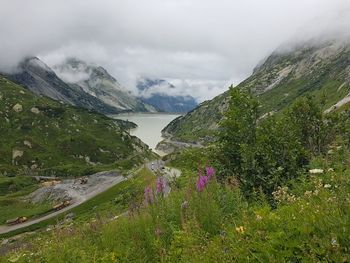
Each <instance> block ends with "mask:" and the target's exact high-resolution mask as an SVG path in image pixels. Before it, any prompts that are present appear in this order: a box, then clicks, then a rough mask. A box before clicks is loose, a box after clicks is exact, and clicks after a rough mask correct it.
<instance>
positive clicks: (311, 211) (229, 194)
mask: <svg viewBox="0 0 350 263" xmlns="http://www.w3.org/2000/svg"><path fill="white" fill-rule="evenodd" d="M347 157H348V156H347ZM335 159H337V158H335ZM333 161H335V160H331V159H330V160H329V163H332V162H333ZM316 162H317V161H316ZM323 164H324V162H323ZM315 165H316V164H315ZM325 168H329V166H327V165H326V166H325ZM349 178H350V172H349V170H348V169H347V170H345V171H341V170H339V171H338V170H336V171H335V172H332V171H330V172H327V173H324V174H323V175H318V176H312V177H310V178H308V179H305V180H298V181H295V182H294V183H295V184H294V187H293V188H288V187H281V188H279V189H278V190H277V191H276V192H275V193H274V199H275V201H276V203H277V207H276V208H275V209H271V208H270V207H269V206H268V205H266V204H257V203H250V204H249V203H246V202H245V201H244V198H243V197H242V196H241V194H240V191H239V189H238V188H237V187H232V186H230V185H223V184H218V183H216V182H215V181H212V182H211V183H210V184H209V186H208V188H206V189H205V191H203V192H199V193H198V192H197V191H195V190H194V187H193V186H194V182H193V184H192V187H187V188H184V189H182V190H181V191H176V192H172V193H171V195H170V196H169V197H168V198H165V199H163V198H158V199H157V201H156V202H155V203H154V204H152V205H150V206H147V207H144V208H142V209H140V210H139V211H135V212H134V213H132V214H130V215H129V216H127V217H121V218H119V219H118V220H116V221H113V222H109V223H105V222H104V221H103V220H97V221H94V222H91V223H89V224H88V225H86V226H80V227H74V228H67V229H63V230H59V231H56V232H55V233H54V234H53V235H52V236H50V237H42V236H41V237H40V239H38V240H34V241H33V243H32V244H31V249H25V250H20V251H18V252H15V253H13V254H10V255H7V256H6V257H5V258H4V259H5V260H8V259H18V261H17V262H246V261H253V262H255V261H259V262H318V261H320V262H323V261H325V262H347V261H349V260H350V249H349V243H350V239H349V237H350V235H349V229H350V223H349V222H350V220H349V219H350V213H349V211H350V205H349V202H348V200H349V198H350V195H349V193H350V179H349ZM291 184H293V183H292V182H291Z"/></svg>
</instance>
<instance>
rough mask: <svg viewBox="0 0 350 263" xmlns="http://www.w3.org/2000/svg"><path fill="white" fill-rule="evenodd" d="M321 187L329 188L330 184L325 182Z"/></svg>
mask: <svg viewBox="0 0 350 263" xmlns="http://www.w3.org/2000/svg"><path fill="white" fill-rule="evenodd" d="M323 187H324V188H331V187H332V186H331V185H330V184H325V185H324V186H323Z"/></svg>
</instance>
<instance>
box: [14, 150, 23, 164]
mask: <svg viewBox="0 0 350 263" xmlns="http://www.w3.org/2000/svg"><path fill="white" fill-rule="evenodd" d="M23 153H24V152H23V151H21V150H16V149H13V150H12V163H13V164H14V163H15V159H17V158H21V157H22V156H23Z"/></svg>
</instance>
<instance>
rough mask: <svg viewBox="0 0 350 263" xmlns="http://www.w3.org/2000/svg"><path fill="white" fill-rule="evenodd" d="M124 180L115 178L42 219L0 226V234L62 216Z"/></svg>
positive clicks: (119, 177) (123, 178)
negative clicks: (81, 198)
mask: <svg viewBox="0 0 350 263" xmlns="http://www.w3.org/2000/svg"><path fill="white" fill-rule="evenodd" d="M124 180H126V178H125V177H123V176H121V175H119V176H117V177H116V178H115V180H114V181H113V182H112V183H110V184H108V185H104V186H103V187H101V188H99V189H97V190H95V191H92V192H91V193H89V194H88V195H87V196H86V198H85V199H84V200H77V201H76V202H75V203H73V204H72V205H70V206H68V207H65V208H63V209H61V210H59V211H56V212H53V213H50V214H47V215H45V216H42V217H39V218H36V219H33V220H29V221H27V222H24V223H21V224H18V225H13V226H6V225H1V226H0V234H5V233H8V232H11V231H14V230H17V229H21V228H24V227H28V226H31V225H34V224H37V223H40V222H42V221H44V220H47V219H50V218H53V217H55V216H57V215H59V214H62V213H64V212H67V211H69V210H71V209H72V208H74V207H77V206H78V205H81V204H82V203H84V202H86V201H88V200H90V199H91V198H93V197H95V196H96V195H98V194H100V193H102V192H104V191H106V190H108V189H109V188H111V187H113V186H115V185H116V184H119V183H120V182H122V181H124Z"/></svg>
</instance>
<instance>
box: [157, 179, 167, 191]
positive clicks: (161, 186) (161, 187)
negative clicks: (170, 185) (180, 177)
mask: <svg viewBox="0 0 350 263" xmlns="http://www.w3.org/2000/svg"><path fill="white" fill-rule="evenodd" d="M165 187H166V182H165V180H164V178H163V177H158V178H157V194H163V193H164V190H165Z"/></svg>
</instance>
